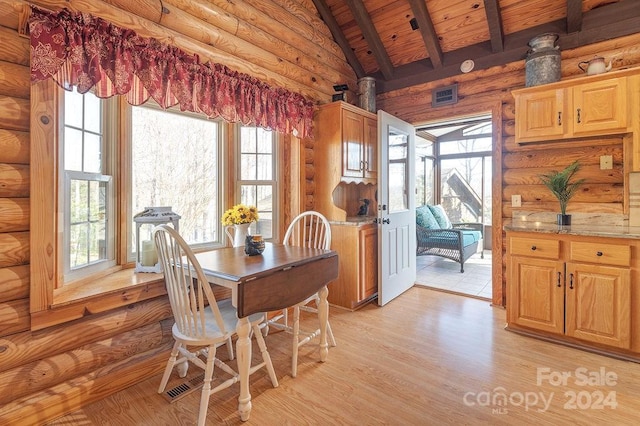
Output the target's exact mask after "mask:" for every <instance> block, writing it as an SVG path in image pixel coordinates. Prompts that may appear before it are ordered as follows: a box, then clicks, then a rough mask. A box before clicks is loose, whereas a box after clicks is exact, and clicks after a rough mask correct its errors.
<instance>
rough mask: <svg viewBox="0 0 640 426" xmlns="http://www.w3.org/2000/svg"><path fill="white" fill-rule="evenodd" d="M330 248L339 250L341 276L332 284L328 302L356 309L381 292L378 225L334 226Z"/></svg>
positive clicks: (339, 272) (339, 274) (339, 273)
mask: <svg viewBox="0 0 640 426" xmlns="http://www.w3.org/2000/svg"><path fill="white" fill-rule="evenodd" d="M331 249H332V250H335V251H336V252H338V256H339V262H340V264H339V270H338V278H337V280H335V281H333V282H332V283H331V284H329V303H331V304H332V305H337V306H341V307H343V308H347V309H356V308H358V307H360V306H362V305H363V304H365V303H367V302H369V301H371V300H372V299H373V298H375V297H376V296H377V294H378V260H377V259H378V228H377V225H375V224H365V225H334V224H332V225H331Z"/></svg>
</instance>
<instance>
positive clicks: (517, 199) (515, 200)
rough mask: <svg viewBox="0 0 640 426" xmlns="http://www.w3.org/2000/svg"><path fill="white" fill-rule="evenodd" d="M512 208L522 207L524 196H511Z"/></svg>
mask: <svg viewBox="0 0 640 426" xmlns="http://www.w3.org/2000/svg"><path fill="white" fill-rule="evenodd" d="M511 207H522V196H520V195H512V196H511Z"/></svg>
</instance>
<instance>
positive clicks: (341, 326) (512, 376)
mask: <svg viewBox="0 0 640 426" xmlns="http://www.w3.org/2000/svg"><path fill="white" fill-rule="evenodd" d="M330 315H331V316H330V320H331V325H332V328H333V330H334V334H335V336H336V339H337V341H338V346H337V347H335V348H331V349H330V351H329V358H328V361H327V362H326V363H324V364H322V363H319V362H317V359H318V352H317V346H309V345H307V347H306V348H302V349H301V352H300V364H299V368H298V377H297V378H295V379H293V378H291V376H290V365H289V353H290V349H289V348H290V344H291V343H290V342H291V341H290V336H289V335H286V334H284V333H273V334H270V335H269V336H268V337H267V344H268V345H269V351H270V353H271V356H272V359H273V362H274V366H275V368H276V373H277V375H278V380H279V381H280V386H279V387H278V388H275V389H274V388H272V387H271V384H270V382H269V379H268V377H267V375H266V373H264V372H262V371H260V372H258V373H256V374H254V375H253V376H252V378H251V387H250V391H251V394H252V397H253V401H252V402H253V410H252V412H251V418H250V419H249V421H247V422H245V423H243V422H242V421H240V419H239V417H238V414H237V412H236V408H237V397H238V385H235V386H232V387H231V388H229V389H226V390H225V391H223V392H221V393H219V394H216V395H214V396H212V397H211V399H210V402H209V412H208V417H207V419H208V423H209V424H212V425H214V424H227V425H240V424H245V425H247V426H248V425H261V426H262V425H319V424H322V425H444V424H455V425H481V424H491V425H529V424H531V425H533V424H535V425H599V424H602V425H632V424H638V419H640V364H635V363H631V362H627V361H620V360H616V359H613V358H608V357H604V356H601V355H596V354H592V353H589V352H585V351H581V350H577V349H573V348H569V347H564V346H560V345H556V344H553V343H547V342H542V341H540V340H536V339H533V338H530V337H525V336H520V335H517V334H514V333H512V332H509V331H505V330H504V329H503V326H504V323H505V311H504V310H503V309H501V308H494V307H491V306H489V304H488V303H487V302H486V301H482V300H477V299H472V298H466V297H462V296H457V295H452V294H447V293H443V292H437V291H432V290H429V289H425V288H418V287H414V288H412V289H410V290H409V291H408V292H407V293H405V294H404V295H402V296H401V297H399V298H398V299H396V300H394V301H392V302H391V303H389V304H388V305H387V306H385V307H383V308H379V307H377V306H375V305H368V306H366V307H364V308H363V309H361V310H359V311H357V312H346V311H343V310H338V309H333V308H332V310H331V314H330ZM311 319H312V318H305V321H310V320H311ZM254 347H255V344H254ZM222 351H224V349H221V352H222ZM255 352H256V351H255V350H254V358H255ZM190 374H191V375H197V374H199V371H197V369H196V368H193V367H191V369H190ZM562 374H564V375H565V377H566V378H565V380H564V381H563V380H561V379H560V377H562ZM567 375H568V376H567ZM183 380H184V379H179V378H178V377H177V375H175V377H174V379H172V381H171V382H170V383H169V387H168V388H170V387H171V386H175V385H177V384H179V383H181V382H182V381H183ZM159 381H160V376H157V377H154V378H151V379H149V380H147V381H145V382H143V383H140V384H138V385H136V386H133V387H131V388H129V389H127V390H125V391H123V392H120V393H118V394H116V395H113V396H111V397H109V398H106V399H104V400H102V401H99V402H97V403H94V404H92V405H89V406H87V407H85V408H84V409H83V410H80V411H77V412H74V413H72V414H70V415H67V416H65V417H63V418H61V419H58V420H57V421H55V422H52V423H50V424H51V425H58V426H59V425H149V426H151V425H153V426H157V425H190V424H195V420H196V418H197V412H198V403H199V396H200V394H199V392H194V393H191V394H189V395H187V396H185V397H184V398H182V399H180V400H179V401H176V402H174V403H171V404H170V403H168V402H167V400H166V399H164V398H163V397H162V396H161V395H159V394H157V393H156V389H157V387H158V383H159ZM614 402H615V407H614V406H613V405H614Z"/></svg>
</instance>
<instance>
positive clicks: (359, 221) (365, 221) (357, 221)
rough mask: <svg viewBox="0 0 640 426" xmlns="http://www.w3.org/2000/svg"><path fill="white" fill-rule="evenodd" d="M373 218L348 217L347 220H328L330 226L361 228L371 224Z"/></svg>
mask: <svg viewBox="0 0 640 426" xmlns="http://www.w3.org/2000/svg"><path fill="white" fill-rule="evenodd" d="M375 218H376V217H375V216H349V217H347V220H330V221H329V223H330V224H332V225H343V226H344V225H346V226H362V225H369V224H373V220H374V219H375Z"/></svg>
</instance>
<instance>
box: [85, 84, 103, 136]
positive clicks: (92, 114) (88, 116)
mask: <svg viewBox="0 0 640 426" xmlns="http://www.w3.org/2000/svg"><path fill="white" fill-rule="evenodd" d="M84 128H85V129H86V130H87V131H89V132H93V133H101V132H102V101H101V99H100V98H98V97H97V96H94V95H92V94H90V93H89V94H87V95H86V96H85V97H84Z"/></svg>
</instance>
